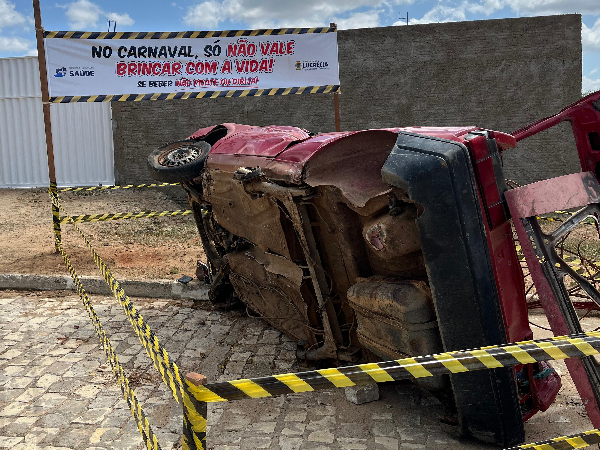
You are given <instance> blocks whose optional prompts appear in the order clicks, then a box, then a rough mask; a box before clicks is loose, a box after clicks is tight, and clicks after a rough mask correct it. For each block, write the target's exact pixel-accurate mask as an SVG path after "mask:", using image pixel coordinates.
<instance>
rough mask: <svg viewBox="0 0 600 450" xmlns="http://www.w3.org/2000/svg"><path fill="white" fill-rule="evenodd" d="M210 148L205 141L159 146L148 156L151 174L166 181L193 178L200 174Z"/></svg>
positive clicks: (171, 181) (172, 181) (174, 181)
mask: <svg viewBox="0 0 600 450" xmlns="http://www.w3.org/2000/svg"><path fill="white" fill-rule="evenodd" d="M210 148H211V146H210V144H209V143H208V142H204V141H179V142H173V143H171V144H167V145H164V146H162V147H160V148H157V149H156V150H154V151H153V152H152V153H150V155H149V156H148V168H149V169H150V176H151V177H152V178H153V179H155V180H157V181H163V182H166V183H178V182H181V181H188V180H191V179H192V178H195V177H197V176H198V175H199V174H200V171H201V170H202V168H203V167H204V163H205V162H206V158H208V152H209V151H210Z"/></svg>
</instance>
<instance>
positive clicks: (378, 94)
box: [112, 14, 581, 183]
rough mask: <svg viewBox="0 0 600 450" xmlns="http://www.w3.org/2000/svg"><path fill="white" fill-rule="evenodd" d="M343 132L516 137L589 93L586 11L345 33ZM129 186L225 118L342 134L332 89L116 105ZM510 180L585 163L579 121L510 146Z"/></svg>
mask: <svg viewBox="0 0 600 450" xmlns="http://www.w3.org/2000/svg"><path fill="white" fill-rule="evenodd" d="M338 45H339V64H340V85H341V87H342V93H341V94H340V113H341V126H342V130H353V129H364V128H382V127H399V126H400V127H401V126H414V125H420V126H450V125H478V126H482V127H486V128H491V129H496V130H499V131H505V132H511V131H514V130H516V129H518V128H520V127H522V126H524V125H526V124H528V123H530V122H532V121H534V120H537V119H539V118H542V117H545V116H548V115H551V114H554V113H556V112H558V111H559V110H560V109H561V108H562V107H564V106H566V105H567V104H569V103H572V102H574V101H576V100H577V99H579V98H580V97H581V16H580V15H578V14H570V15H561V16H547V17H530V18H518V19H501V20H484V21H471V22H454V23H440V24H429V25H414V26H408V27H383V28H365V29H357V30H345V31H340V32H339V35H338ZM112 108H113V127H114V140H115V172H116V174H115V175H116V178H117V182H118V183H143V182H147V181H148V180H149V176H148V174H147V170H146V158H147V155H148V153H149V152H150V151H152V150H153V149H154V148H156V147H157V146H160V145H162V144H164V143H166V142H169V141H174V140H179V139H183V138H185V137H186V136H188V135H190V134H191V133H192V132H194V131H195V130H196V129H198V128H201V127H205V126H208V125H213V124H219V123H221V122H237V123H244V124H250V125H271V124H277V125H294V126H299V127H302V128H306V129H308V130H311V131H315V132H326V131H333V130H334V128H335V125H334V109H333V96H332V95H325V94H322V95H317V94H314V95H290V96H283V97H281V96H280V97H256V98H237V99H232V98H220V99H201V100H172V101H160V102H158V101H156V102H131V103H113V104H112ZM504 169H505V174H506V176H507V177H508V178H511V179H513V180H515V181H517V182H519V183H529V182H533V181H537V180H540V179H544V178H549V177H553V176H558V175H562V174H565V173H572V172H576V171H578V170H579V165H578V159H577V153H576V150H575V148H574V143H573V139H572V137H571V135H570V129H569V128H568V127H566V126H565V127H561V129H558V130H550V131H547V132H544V133H543V134H542V135H540V136H538V137H534V138H530V139H529V140H527V141H524V142H522V143H520V144H519V147H518V148H517V149H515V150H511V151H509V152H505V154H504Z"/></svg>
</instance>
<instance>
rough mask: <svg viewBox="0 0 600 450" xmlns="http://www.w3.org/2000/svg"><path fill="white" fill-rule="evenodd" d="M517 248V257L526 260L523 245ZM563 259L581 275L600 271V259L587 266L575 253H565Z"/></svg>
mask: <svg viewBox="0 0 600 450" xmlns="http://www.w3.org/2000/svg"><path fill="white" fill-rule="evenodd" d="M515 248H516V250H517V257H518V258H519V261H525V255H524V254H523V251H522V249H521V246H520V245H516V246H515ZM562 259H563V260H564V261H565V262H566V263H568V264H569V266H570V267H571V268H572V269H573V270H574V271H575V272H577V273H578V274H579V275H586V274H587V275H590V276H595V275H596V274H597V273H599V272H600V262H599V261H595V262H592V263H591V264H587V265H586V266H583V264H582V262H581V259H580V258H577V257H575V256H573V255H565V256H563V258H562Z"/></svg>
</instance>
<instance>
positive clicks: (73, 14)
mask: <svg viewBox="0 0 600 450" xmlns="http://www.w3.org/2000/svg"><path fill="white" fill-rule="evenodd" d="M0 1H3V0H0ZM57 6H59V7H60V8H64V9H66V10H67V12H66V15H67V19H68V21H69V27H70V28H71V29H73V30H85V29H90V28H97V27H98V21H99V20H100V19H102V20H103V21H104V20H105V19H110V20H116V21H117V27H120V26H125V27H127V26H131V25H133V24H134V23H135V21H134V20H133V19H132V18H131V17H129V14H127V13H125V14H119V13H115V12H110V11H104V10H103V9H102V8H100V7H99V6H98V5H96V4H95V3H92V2H91V1H90V0H77V1H75V2H71V3H67V4H66V5H57ZM102 25H103V24H102Z"/></svg>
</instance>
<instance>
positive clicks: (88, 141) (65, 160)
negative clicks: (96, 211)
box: [0, 56, 115, 188]
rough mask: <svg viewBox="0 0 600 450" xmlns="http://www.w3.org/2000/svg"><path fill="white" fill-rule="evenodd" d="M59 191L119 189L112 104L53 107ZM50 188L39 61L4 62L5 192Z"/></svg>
mask: <svg viewBox="0 0 600 450" xmlns="http://www.w3.org/2000/svg"><path fill="white" fill-rule="evenodd" d="M50 111H51V117H52V137H53V141H54V157H55V165H56V179H57V182H58V185H59V186H92V185H98V184H102V185H109V184H114V181H115V175H114V151H113V136H112V124H111V109H110V104H109V103H74V104H53V105H51V106H50ZM44 186H48V159H47V156H46V140H45V136H44V120H43V114H42V94H41V90H40V78H39V71H38V62H37V58H36V57H34V56H31V57H23V58H5V59H0V188H5V187H44Z"/></svg>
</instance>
